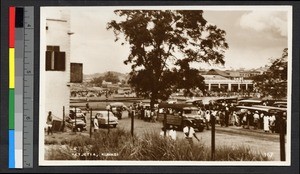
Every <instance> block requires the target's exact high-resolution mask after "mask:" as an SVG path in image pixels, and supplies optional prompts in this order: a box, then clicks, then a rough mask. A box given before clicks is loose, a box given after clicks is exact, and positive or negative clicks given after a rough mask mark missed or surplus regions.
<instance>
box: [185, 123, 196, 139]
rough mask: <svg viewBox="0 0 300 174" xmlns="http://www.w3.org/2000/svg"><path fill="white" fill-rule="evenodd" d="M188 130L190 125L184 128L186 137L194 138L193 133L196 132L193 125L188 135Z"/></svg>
mask: <svg viewBox="0 0 300 174" xmlns="http://www.w3.org/2000/svg"><path fill="white" fill-rule="evenodd" d="M188 132H189V127H188V126H185V127H184V128H183V133H184V135H185V137H189V138H192V137H193V135H194V133H195V130H194V128H193V127H190V133H189V134H188V136H186V134H185V133H188Z"/></svg>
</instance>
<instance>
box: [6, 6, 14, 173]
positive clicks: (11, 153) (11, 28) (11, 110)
mask: <svg viewBox="0 0 300 174" xmlns="http://www.w3.org/2000/svg"><path fill="white" fill-rule="evenodd" d="M15 17H16V16H15V7H9V41H8V42H9V135H8V136H9V143H8V144H9V147H8V153H9V157H8V158H9V162H8V167H9V168H15V167H16V165H15V125H14V124H15V121H14V120H15Z"/></svg>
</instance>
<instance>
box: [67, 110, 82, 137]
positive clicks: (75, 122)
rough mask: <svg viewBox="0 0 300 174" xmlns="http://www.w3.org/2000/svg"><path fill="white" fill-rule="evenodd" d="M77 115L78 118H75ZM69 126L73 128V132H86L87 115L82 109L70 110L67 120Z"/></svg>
mask: <svg viewBox="0 0 300 174" xmlns="http://www.w3.org/2000/svg"><path fill="white" fill-rule="evenodd" d="M75 113H76V117H75ZM66 122H67V125H69V127H71V128H72V130H73V131H80V132H82V131H84V130H86V118H85V114H84V113H83V112H82V110H81V109H80V108H76V112H75V108H70V112H69V117H67V118H66Z"/></svg>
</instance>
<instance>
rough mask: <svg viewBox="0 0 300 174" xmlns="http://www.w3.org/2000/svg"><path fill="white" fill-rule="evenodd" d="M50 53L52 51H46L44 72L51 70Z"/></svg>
mask: <svg viewBox="0 0 300 174" xmlns="http://www.w3.org/2000/svg"><path fill="white" fill-rule="evenodd" d="M51 53H52V51H46V71H50V70H51Z"/></svg>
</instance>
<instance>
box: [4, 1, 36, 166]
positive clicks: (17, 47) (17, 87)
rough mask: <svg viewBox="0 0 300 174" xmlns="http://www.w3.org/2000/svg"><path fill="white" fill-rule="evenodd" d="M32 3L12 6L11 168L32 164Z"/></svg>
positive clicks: (10, 53)
mask: <svg viewBox="0 0 300 174" xmlns="http://www.w3.org/2000/svg"><path fill="white" fill-rule="evenodd" d="M33 18H34V16H33V7H9V168H23V167H24V168H31V167H33V82H34V79H33V67H34V65H33V60H34V55H33V51H34V48H33V45H34V44H33V40H34V38H33V34H34V28H33V25H34V23H33Z"/></svg>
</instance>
